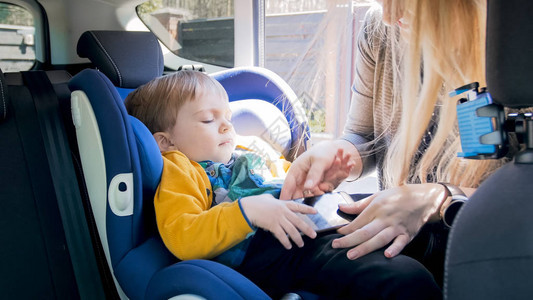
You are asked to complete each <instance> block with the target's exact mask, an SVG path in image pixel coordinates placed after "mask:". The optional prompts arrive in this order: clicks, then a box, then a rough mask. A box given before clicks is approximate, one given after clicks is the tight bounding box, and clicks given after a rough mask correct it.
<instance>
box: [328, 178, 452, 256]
mask: <svg viewBox="0 0 533 300" xmlns="http://www.w3.org/2000/svg"><path fill="white" fill-rule="evenodd" d="M445 197H446V192H445V190H444V187H443V186H442V185H440V184H436V183H426V184H411V185H404V186H400V187H396V188H392V189H388V190H385V191H381V192H378V193H375V194H374V195H372V196H370V197H368V198H366V199H363V200H361V201H358V202H354V203H353V204H349V205H344V206H342V207H340V210H341V211H343V212H346V213H350V214H359V216H357V218H355V220H353V221H352V222H351V223H350V224H348V225H346V226H344V227H342V228H340V229H339V230H337V231H338V232H339V233H341V234H345V235H346V236H344V237H342V238H338V239H335V240H333V244H332V246H333V248H348V247H354V248H352V249H350V250H349V251H348V253H347V256H348V258H349V259H356V258H358V257H361V256H363V255H366V254H368V253H370V252H372V251H374V250H377V249H379V248H382V247H384V246H386V245H388V244H389V243H391V242H392V244H391V245H390V246H389V247H387V249H386V250H385V256H386V257H389V258H390V257H394V256H396V255H398V254H399V253H400V252H401V251H402V250H403V248H404V247H405V246H406V245H407V244H408V243H409V242H410V241H411V240H412V239H413V238H414V237H415V235H416V234H417V233H418V231H419V230H420V228H421V227H422V226H423V225H424V224H425V223H426V222H427V221H428V220H429V219H430V217H432V216H433V215H435V214H436V213H438V212H437V210H438V207H439V205H440V203H442V201H443V200H444V198H445Z"/></svg>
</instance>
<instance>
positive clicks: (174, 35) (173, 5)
mask: <svg viewBox="0 0 533 300" xmlns="http://www.w3.org/2000/svg"><path fill="white" fill-rule="evenodd" d="M137 15H138V16H139V18H140V19H141V20H142V21H143V22H144V23H145V24H146V26H147V27H148V28H149V29H150V30H151V31H152V32H153V33H154V34H155V35H156V36H157V37H158V38H159V39H160V40H161V41H162V42H163V44H164V45H165V46H166V47H167V48H168V49H169V50H170V51H172V52H173V53H174V54H176V55H178V56H179V57H182V58H185V59H189V60H193V61H198V62H203V63H207V64H212V65H217V66H223V67H233V65H234V58H233V56H234V22H233V17H234V13H233V0H150V1H147V2H144V3H143V4H141V5H139V6H137Z"/></svg>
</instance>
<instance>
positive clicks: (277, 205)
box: [240, 194, 316, 249]
mask: <svg viewBox="0 0 533 300" xmlns="http://www.w3.org/2000/svg"><path fill="white" fill-rule="evenodd" d="M240 201H241V206H242V208H243V210H244V213H245V214H246V216H247V217H248V220H250V222H252V224H253V225H254V226H257V227H260V228H263V229H265V230H268V231H270V232H272V234H274V236H275V237H276V238H277V239H278V240H279V241H280V243H281V244H282V245H283V247H285V248H286V249H291V248H292V245H291V242H290V241H289V237H290V238H291V240H293V241H294V243H295V244H296V245H297V246H298V247H303V245H304V241H303V239H302V236H301V234H300V231H301V232H303V233H304V234H305V235H307V236H308V237H310V238H315V237H316V232H315V231H314V230H313V228H311V226H309V225H308V224H307V223H305V221H304V220H302V219H301V218H299V217H298V216H297V215H296V214H295V213H296V212H299V213H303V214H316V209H314V208H313V207H311V206H308V205H305V204H300V203H296V202H293V201H282V200H278V199H276V198H274V196H272V195H270V194H264V195H258V196H250V197H244V198H242V199H241V200H240Z"/></svg>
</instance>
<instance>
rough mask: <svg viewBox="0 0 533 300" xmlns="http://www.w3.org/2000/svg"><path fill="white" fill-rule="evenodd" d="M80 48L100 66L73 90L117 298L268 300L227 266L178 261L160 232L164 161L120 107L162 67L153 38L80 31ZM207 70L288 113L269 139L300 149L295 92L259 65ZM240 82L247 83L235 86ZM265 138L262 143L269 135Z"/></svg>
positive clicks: (232, 91) (291, 151) (239, 95)
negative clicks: (157, 216) (157, 207)
mask: <svg viewBox="0 0 533 300" xmlns="http://www.w3.org/2000/svg"><path fill="white" fill-rule="evenodd" d="M78 54H79V55H80V56H81V57H88V58H89V59H90V60H91V61H92V63H93V64H94V65H95V66H96V67H97V68H98V69H99V70H100V71H101V72H100V71H97V70H93V69H87V70H84V71H82V72H80V73H79V74H77V75H76V76H74V78H72V80H71V81H70V83H69V87H70V89H71V91H72V115H73V122H74V125H75V127H76V134H77V139H78V145H79V149H80V157H81V160H82V165H83V172H84V177H85V181H86V185H87V189H88V191H89V197H90V203H91V208H92V211H93V214H94V218H95V222H96V224H97V227H98V231H99V236H100V240H101V241H102V246H103V248H104V252H105V254H106V258H107V261H108V263H109V266H110V269H111V270H112V273H113V275H114V280H116V283H117V288H118V289H119V293H120V294H121V296H126V297H128V298H132V299H145V298H146V299H160V298H161V299H163V298H165V299H168V298H170V297H173V296H176V295H182V294H193V295H199V296H201V297H204V298H207V299H249V298H254V299H262V298H268V296H267V295H266V294H265V293H264V292H262V291H261V290H260V289H259V288H258V287H257V286H255V285H254V284H253V283H252V282H250V281H249V280H248V279H246V278H245V277H243V276H242V275H240V274H239V273H237V272H236V271H234V270H232V269H230V268H228V267H226V266H224V265H221V264H219V263H216V262H213V261H208V260H190V261H181V262H179V261H178V259H176V258H175V257H174V256H173V255H172V254H171V253H170V252H169V251H168V250H167V249H166V247H165V246H164V244H163V242H162V241H161V239H160V237H159V234H158V232H157V229H156V225H155V220H154V211H153V201H152V199H153V195H154V192H155V189H156V188H157V185H158V183H159V179H160V176H161V171H162V166H163V164H162V158H161V155H160V153H159V149H158V147H157V145H156V143H155V140H154V139H153V137H152V135H151V133H150V132H149V131H148V129H147V128H146V127H145V126H144V124H142V123H141V122H140V121H139V120H137V119H135V118H134V117H132V116H129V115H128V114H127V112H126V110H125V107H124V105H123V98H124V97H125V96H126V95H127V93H128V92H129V91H131V90H132V89H134V88H136V87H138V86H140V85H142V84H144V83H146V82H148V81H149V80H151V79H152V78H155V77H157V76H161V75H162V73H163V56H162V53H161V49H160V46H159V43H158V41H157V39H156V38H155V36H153V35H152V34H151V33H149V32H115V31H90V32H85V33H84V34H83V35H82V36H81V38H80V40H79V42H78ZM139 58H141V59H139ZM213 76H214V77H215V78H216V79H218V80H219V81H220V82H221V83H222V85H223V86H224V87H225V88H226V89H227V91H228V94H229V95H230V100H232V101H233V100H235V101H236V100H245V99H246V100H247V101H252V100H250V98H253V99H254V100H253V101H263V102H265V103H266V102H270V103H274V105H276V106H277V107H278V108H280V109H278V112H283V114H282V115H283V116H284V119H285V120H284V122H281V123H282V124H287V125H288V126H290V127H289V129H288V131H287V130H285V131H284V130H280V131H281V132H288V133H289V136H288V137H287V135H286V134H278V135H274V137H273V138H272V137H271V140H272V141H273V143H274V144H276V143H277V146H276V145H274V147H275V148H276V147H279V149H280V150H281V151H282V152H283V154H284V155H286V156H287V157H290V156H291V155H296V154H297V153H298V151H299V150H298V149H305V139H306V138H305V137H306V136H308V135H307V133H308V127H307V123H306V120H305V115H304V114H303V112H302V111H300V110H299V109H300V107H298V104H297V101H296V97H295V95H294V93H293V92H292V91H291V90H290V89H289V88H288V86H287V85H286V84H285V83H284V82H283V81H282V80H281V79H280V78H279V77H277V76H276V75H275V74H273V73H271V72H269V71H266V70H264V69H261V68H250V69H246V68H239V69H230V70H227V71H222V72H219V73H217V74H214V75H213ZM243 78H245V79H244V80H246V82H247V83H246V84H238V83H239V82H242V80H243ZM248 89H253V90H254V92H250V91H249V90H248ZM271 106H272V105H271ZM272 107H274V106H272ZM237 110H240V114H241V115H242V116H244V117H243V118H249V117H250V116H251V115H253V114H252V112H251V111H250V110H247V109H242V108H238V109H237ZM237 119H239V118H238V117H237ZM252 119H253V118H252ZM267 123H268V122H256V125H255V127H257V128H258V130H264V129H267V131H268V129H271V128H269V127H268V126H266V125H268V124H267ZM236 129H237V132H238V131H239V130H238V128H236ZM276 130H277V129H276ZM266 136H267V138H266V140H267V141H268V136H269V134H266ZM272 141H269V142H272ZM276 141H277V142H276Z"/></svg>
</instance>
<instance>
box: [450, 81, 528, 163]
mask: <svg viewBox="0 0 533 300" xmlns="http://www.w3.org/2000/svg"><path fill="white" fill-rule="evenodd" d="M463 93H466V97H464V98H461V99H459V100H458V102H457V122H458V126H459V134H460V138H461V147H462V152H459V153H458V154H457V156H459V157H464V158H469V159H497V158H501V157H504V156H505V155H506V154H507V152H508V150H509V141H508V133H509V132H515V133H516V136H517V139H518V141H519V142H520V143H523V144H525V149H524V150H522V151H520V152H518V153H517V154H516V155H515V162H516V163H527V164H530V163H533V115H532V114H530V113H525V114H509V115H508V116H506V115H505V112H504V108H503V106H501V105H499V104H496V103H494V102H493V100H492V96H491V95H490V93H488V92H487V89H486V88H481V89H479V83H477V82H473V83H470V84H467V85H464V86H462V87H460V88H457V89H455V90H454V91H452V92H450V93H449V96H450V97H454V96H457V95H460V94H463Z"/></svg>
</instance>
